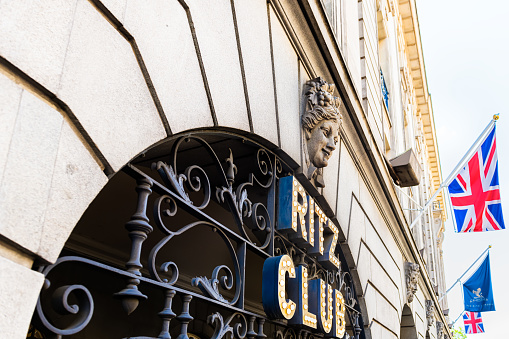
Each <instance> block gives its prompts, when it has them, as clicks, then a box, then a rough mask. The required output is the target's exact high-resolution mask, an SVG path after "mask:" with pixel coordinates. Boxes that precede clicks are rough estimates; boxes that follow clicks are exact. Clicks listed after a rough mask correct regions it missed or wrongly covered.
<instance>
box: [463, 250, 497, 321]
mask: <svg viewBox="0 0 509 339" xmlns="http://www.w3.org/2000/svg"><path fill="white" fill-rule="evenodd" d="M463 301H464V304H465V311H470V312H487V311H495V302H494V300H493V289H492V287H491V270H490V253H489V252H488V254H487V255H486V258H485V259H484V261H483V263H482V264H481V265H480V266H479V268H478V269H477V271H475V272H474V274H472V276H471V277H470V278H469V279H468V280H467V281H466V282H465V283H464V284H463Z"/></svg>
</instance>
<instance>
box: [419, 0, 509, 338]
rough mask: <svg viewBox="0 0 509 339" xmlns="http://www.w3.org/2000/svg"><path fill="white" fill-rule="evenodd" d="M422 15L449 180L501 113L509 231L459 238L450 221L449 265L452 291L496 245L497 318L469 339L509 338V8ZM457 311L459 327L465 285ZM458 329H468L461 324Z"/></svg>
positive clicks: (447, 8)
mask: <svg viewBox="0 0 509 339" xmlns="http://www.w3.org/2000/svg"><path fill="white" fill-rule="evenodd" d="M417 10H418V17H419V24H420V28H421V41H422V45H423V50H424V60H425V65H426V74H427V78H428V86H429V92H430V94H431V97H432V103H433V111H434V114H435V125H436V129H437V138H438V145H439V152H440V161H441V163H442V175H443V178H444V179H445V178H446V177H447V176H448V175H449V173H450V171H452V169H453V168H454V167H455V165H456V164H457V162H458V161H459V160H460V159H461V158H462V156H463V154H464V153H465V152H466V151H467V149H468V148H469V147H470V146H471V144H472V143H473V142H474V140H475V139H476V138H477V136H478V135H479V133H481V131H482V130H483V129H484V127H485V126H486V125H487V124H488V123H489V121H490V119H491V118H492V116H493V114H495V113H500V120H499V121H498V122H497V147H498V158H499V173H500V186H501V196H502V205H503V210H504V215H505V220H506V225H507V226H508V230H504V231H496V232H486V233H473V234H455V233H454V232H453V226H452V220H451V219H450V217H449V220H448V221H447V224H446V235H445V237H446V238H445V241H444V258H445V265H446V267H445V269H446V279H447V286H448V287H449V286H452V284H453V283H454V282H455V280H456V279H457V278H458V277H459V276H460V275H461V274H462V273H463V271H464V270H465V269H466V268H468V266H470V264H471V263H472V262H473V261H474V260H475V259H476V258H477V257H478V256H479V255H480V254H481V253H482V252H483V251H484V249H486V247H488V245H490V244H491V245H493V248H492V249H491V250H490V253H491V255H490V257H491V270H492V282H493V289H494V296H495V305H496V308H497V311H496V312H487V313H483V320H484V326H485V331H486V333H484V334H472V335H469V336H468V338H475V339H495V338H497V339H499V338H509V334H508V330H507V322H508V320H507V319H508V318H509V290H508V288H507V282H508V281H509V263H508V260H509V105H508V100H509V82H508V81H509V2H507V1H503V0H496V1H494V0H487V1H470V0H468V1H465V0H463V1H459V0H455V1H452V0H417ZM448 214H449V216H450V212H449V211H448ZM467 276H468V275H467ZM449 308H450V313H449V315H450V318H451V321H453V320H454V319H456V317H457V316H458V315H459V314H460V313H461V312H462V310H463V301H462V297H461V287H460V286H459V285H457V286H456V287H455V288H454V289H453V290H452V291H451V292H450V293H449ZM458 325H463V323H462V320H461V319H460V320H459V321H458V322H457V323H456V326H458Z"/></svg>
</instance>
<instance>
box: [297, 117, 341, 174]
mask: <svg viewBox="0 0 509 339" xmlns="http://www.w3.org/2000/svg"><path fill="white" fill-rule="evenodd" d="M305 133H306V141H307V151H308V155H309V162H310V164H311V165H312V166H314V167H315V168H322V167H325V166H327V165H328V164H329V158H330V157H331V156H332V152H334V150H335V149H336V144H337V143H338V140H339V123H338V122H337V120H322V121H320V122H319V123H318V124H317V125H316V126H315V127H314V128H313V129H312V130H311V131H309V130H305Z"/></svg>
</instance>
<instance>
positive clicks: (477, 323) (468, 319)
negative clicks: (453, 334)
mask: <svg viewBox="0 0 509 339" xmlns="http://www.w3.org/2000/svg"><path fill="white" fill-rule="evenodd" d="M463 324H464V325H465V333H466V334H474V333H484V324H483V323H482V317H481V312H468V311H467V312H465V313H464V314H463Z"/></svg>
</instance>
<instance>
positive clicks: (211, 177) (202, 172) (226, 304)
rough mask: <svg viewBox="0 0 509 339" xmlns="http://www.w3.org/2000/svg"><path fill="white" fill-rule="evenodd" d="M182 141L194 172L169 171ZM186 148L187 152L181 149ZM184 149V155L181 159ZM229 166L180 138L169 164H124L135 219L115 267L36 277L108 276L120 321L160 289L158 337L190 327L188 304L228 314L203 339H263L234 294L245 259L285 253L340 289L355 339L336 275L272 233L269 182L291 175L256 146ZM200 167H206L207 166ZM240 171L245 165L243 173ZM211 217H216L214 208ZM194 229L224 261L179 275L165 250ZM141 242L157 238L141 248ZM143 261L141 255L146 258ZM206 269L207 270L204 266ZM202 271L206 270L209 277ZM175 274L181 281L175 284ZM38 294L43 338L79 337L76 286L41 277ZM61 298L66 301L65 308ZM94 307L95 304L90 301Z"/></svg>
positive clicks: (349, 302)
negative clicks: (120, 283) (114, 282)
mask: <svg viewBox="0 0 509 339" xmlns="http://www.w3.org/2000/svg"><path fill="white" fill-rule="evenodd" d="M187 142H193V143H198V144H199V146H200V149H201V150H205V151H206V153H207V154H208V156H209V157H206V158H207V159H206V160H203V159H200V161H201V162H200V164H201V165H203V167H200V166H199V165H198V164H191V165H189V166H184V165H188V164H184V162H182V163H180V166H179V164H178V163H177V160H179V159H178V155H179V152H180V151H182V150H181V148H184V147H181V146H182V145H183V144H184V143H187ZM194 146H195V145H194V144H191V148H193V147H194ZM232 148H233V147H232ZM188 149H189V147H187V148H185V150H184V151H186V150H188ZM234 149H235V150H236V148H234ZM184 151H182V152H184ZM241 154H242V153H241ZM244 154H245V153H244ZM209 158H210V159H209ZM239 158H240V161H239V159H235V158H234V152H233V151H231V150H230V151H229V156H228V158H226V160H224V161H220V160H219V158H218V156H217V155H216V153H215V151H214V149H213V148H212V146H211V144H209V143H208V142H207V141H206V140H205V139H203V138H200V137H199V136H196V135H188V136H186V137H183V138H179V139H176V140H175V141H174V142H173V144H172V147H171V151H170V161H169V163H166V162H164V161H160V160H159V159H160V158H158V159H156V161H147V162H146V163H141V165H142V166H145V165H150V164H152V166H151V167H150V168H151V169H152V170H151V169H149V168H148V167H149V166H147V167H143V168H142V167H138V165H134V164H128V165H127V166H126V168H124V172H125V173H127V174H128V175H130V176H131V177H133V178H134V179H135V180H136V192H137V204H136V210H135V212H134V213H133V214H132V216H131V217H130V219H129V221H127V223H126V224H125V228H126V230H127V234H128V236H129V239H130V252H129V253H128V258H129V259H128V260H127V262H126V264H125V269H120V268H116V267H112V266H109V265H106V264H104V263H100V262H97V261H94V260H91V259H87V258H83V257H63V258H60V259H59V260H58V261H57V262H56V263H55V264H54V265H50V266H48V267H46V268H45V269H44V270H42V272H43V274H44V275H45V276H47V275H48V273H49V272H50V271H51V270H53V268H54V267H56V266H59V265H61V264H62V263H64V262H69V261H74V262H80V263H82V264H88V265H91V266H94V267H96V268H100V269H104V270H106V271H109V272H110V273H114V274H117V275H119V276H120V277H121V279H124V283H125V285H124V286H125V287H124V288H123V289H121V290H120V291H118V290H117V289H116V290H115V291H118V292H117V293H113V292H115V291H112V293H113V296H114V297H115V298H117V299H120V301H121V303H122V306H123V307H124V309H125V310H126V312H127V313H128V314H130V313H131V312H133V311H134V310H135V309H136V308H137V307H138V304H139V303H140V301H142V300H145V299H147V298H148V297H147V295H151V293H153V289H154V288H155V289H158V290H159V291H162V292H163V295H164V298H162V299H160V302H161V303H163V302H164V305H161V308H162V310H161V308H157V309H156V311H159V310H161V311H160V312H159V313H157V316H158V317H159V318H160V319H161V322H162V327H161V332H160V333H159V335H158V337H157V338H158V339H170V338H171V337H170V322H172V321H173V322H174V323H172V325H173V326H172V328H175V322H178V323H179V324H180V334H179V335H178V337H177V339H188V337H187V331H188V328H189V327H190V326H193V324H192V323H191V322H192V321H193V319H194V318H193V316H192V315H191V313H190V309H193V308H190V306H191V301H192V300H200V302H207V303H211V304H213V305H215V307H218V308H219V309H220V310H222V311H221V312H223V310H226V311H227V312H228V314H229V316H228V317H227V318H226V319H224V318H223V315H222V314H221V313H220V312H216V313H214V314H211V315H210V316H209V317H208V323H209V325H210V326H212V327H213V329H214V334H213V336H212V339H222V338H224V337H232V338H238V339H244V338H246V337H247V338H248V339H254V338H256V339H264V338H265V337H266V335H265V334H264V323H265V321H269V320H268V319H266V318H265V317H262V316H260V314H254V313H250V312H248V311H246V310H245V309H244V293H246V292H245V281H244V279H245V277H246V267H249V266H248V265H249V263H248V262H247V258H248V253H251V254H252V253H255V254H256V255H258V256H259V257H260V258H262V259H265V258H269V257H271V256H273V255H282V254H288V255H289V256H290V257H291V258H292V260H293V261H294V263H295V264H296V265H307V266H308V268H309V277H310V279H313V278H321V279H323V280H326V281H327V282H328V283H329V284H331V285H332V284H334V285H335V286H337V288H339V289H340V290H341V291H342V293H343V295H344V298H345V304H346V306H347V313H348V316H349V319H350V325H351V326H352V327H351V328H349V331H350V333H352V331H353V333H354V335H355V337H356V338H359V333H361V331H362V328H361V326H362V325H363V324H362V318H361V315H360V311H359V305H357V299H356V295H355V291H354V286H353V280H352V278H351V276H350V274H349V273H348V272H341V270H340V271H338V272H335V271H329V270H326V269H324V268H323V267H322V266H321V265H320V263H319V262H317V260H316V258H314V257H312V256H308V255H307V252H306V250H305V249H302V248H299V247H298V245H295V244H294V243H292V242H291V241H290V240H289V239H287V238H286V237H285V235H284V234H280V233H278V232H277V231H276V230H275V224H274V223H275V220H276V207H277V206H276V192H277V190H276V183H277V180H278V178H279V176H281V175H283V173H284V174H285V175H286V174H288V173H289V172H291V169H290V168H289V167H288V166H287V165H284V163H283V162H282V161H281V160H280V159H279V158H278V157H277V156H276V155H274V154H273V153H271V152H269V151H268V150H265V149H263V148H259V147H257V148H253V152H252V153H251V158H248V157H246V156H243V157H239ZM189 159H192V157H191V156H187V160H186V161H189ZM209 160H212V164H211V163H210V161H209ZM236 161H237V163H235V162H236ZM205 163H206V164H205ZM248 163H249V165H251V166H247V165H246V164H248ZM254 163H256V165H254ZM253 165H254V166H253ZM237 166H238V167H237ZM246 167H248V168H249V172H246V173H243V172H241V170H242V169H243V168H246ZM239 172H240V173H239ZM254 172H256V173H254ZM153 173H157V175H159V177H160V178H159V179H156V178H155V177H157V175H155V177H154V178H153V177H152V175H153ZM239 178H240V179H239ZM213 191H215V193H216V194H215V197H213V194H212V192H213ZM211 199H216V200H217V201H216V200H211ZM217 204H219V205H220V206H221V207H222V208H220V209H219V210H220V212H221V213H223V212H224V211H226V212H227V213H230V214H231V216H233V218H229V219H228V218H226V217H224V219H225V220H227V224H222V223H221V222H219V221H218V220H216V219H214V218H213V216H214V213H210V212H211V209H207V207H211V208H212V207H214V208H216V207H217ZM149 205H150V206H149ZM149 208H151V209H152V211H150V210H149ZM223 209H224V210H223ZM147 211H149V212H152V215H151V216H150V215H149V216H147ZM214 212H215V213H218V212H217V211H215V210H214ZM223 214H224V213H223ZM211 215H212V216H211ZM221 217H223V216H221ZM221 220H222V219H221ZM153 225H155V226H154V227H156V230H155V232H153ZM198 227H200V228H205V229H209V230H212V231H213V232H215V234H216V235H218V236H219V238H221V242H220V246H221V247H222V250H224V251H223V252H224V256H225V257H227V258H228V257H229V258H230V259H231V261H228V265H225V264H221V265H217V264H218V263H215V262H214V260H210V261H209V262H207V263H206V265H210V267H208V268H206V272H205V273H203V272H199V273H198V274H197V273H196V272H193V273H192V275H191V274H188V272H187V271H186V270H185V269H184V270H183V271H180V270H179V267H178V265H177V263H179V264H181V262H180V261H179V258H176V257H174V256H173V255H174V253H176V249H175V250H174V249H172V247H171V245H172V244H175V242H177V241H178V239H182V237H181V238H179V237H180V236H183V235H184V234H185V233H186V232H192V230H196V228H198ZM188 234H189V233H188ZM149 236H150V237H158V238H156V239H150V240H149V241H147V242H145V240H147V238H148V237H149ZM126 241H128V239H126ZM154 243H155V245H153V244H154ZM147 244H152V245H153V247H152V248H145V249H144V250H143V251H142V247H143V246H147ZM214 245H215V243H214ZM223 246H224V247H223ZM174 251H175V252H174ZM146 253H149V254H148V257H147V256H146ZM142 254H143V257H142ZM165 256H166V257H165ZM214 259H215V258H214ZM142 263H143V264H142ZM145 263H146V264H145ZM144 265H145V267H144ZM216 265H217V266H216ZM214 266H216V267H215V268H213V267H214ZM212 268H213V271H212V272H210V270H212ZM181 269H182V267H181ZM147 271H148V275H147V273H146V272H147ZM180 275H181V276H182V277H183V279H180V278H179V276H180ZM187 277H189V278H191V286H193V287H198V288H199V290H198V289H196V288H190V289H186V288H184V287H183V286H186V284H189V283H188V281H187V280H186V278H187ZM179 279H180V280H179ZM142 284H144V285H143V286H142ZM147 284H148V285H151V286H150V288H147ZM187 286H189V285H187ZM145 288H146V291H147V292H144V293H146V294H147V295H145V294H144V293H142V290H143V289H145ZM149 292H150V293H149ZM43 293H53V294H52V295H50V298H49V299H50V300H51V302H50V303H49V305H50V306H51V307H52V308H53V309H52V311H51V312H46V313H45V312H43V309H44V307H47V306H48V303H46V301H47V299H48V298H47V297H46V295H45V298H44V302H45V304H44V305H43V302H42V301H41V299H40V300H39V302H38V304H37V308H36V314H37V318H38V319H39V322H40V324H41V326H42V327H44V328H45V329H46V331H47V332H50V333H53V334H55V335H57V336H59V335H60V336H62V335H70V334H74V333H78V332H80V331H81V330H83V329H84V328H85V327H86V326H87V325H88V324H89V322H90V321H91V318H92V315H93V313H94V300H93V298H92V294H91V293H90V291H89V290H88V289H87V288H86V287H85V286H83V285H81V284H69V285H64V286H62V287H58V288H50V282H49V280H48V279H47V280H46V283H45V289H44V290H43V292H42V293H41V295H42V294H43ZM70 295H72V296H73V298H72V299H70V298H69V296H70ZM175 297H178V298H177V303H178V302H180V300H178V299H179V298H180V299H182V301H181V305H182V309H181V312H180V314H176V313H175V312H174V311H173V310H172V303H173V301H174V298H175ZM69 300H76V301H75V302H74V303H75V304H72V303H71V302H70V301H69ZM97 302H98V303H99V299H98V300H97ZM194 302H195V301H193V303H194ZM195 306H196V305H195ZM55 312H56V313H59V314H65V315H67V316H69V317H73V319H74V320H73V321H70V322H69V323H70V325H68V326H65V327H62V328H58V327H57V326H55V325H54V323H52V322H51V321H50V320H48V317H47V315H52V314H54V313H55ZM225 314H226V313H225ZM359 319H360V322H359ZM271 326H274V327H276V328H282V327H281V326H282V325H281V323H278V322H274V323H272V324H271ZM191 330H192V327H191ZM275 336H276V337H277V338H278V339H313V338H316V337H318V336H315V335H313V333H312V332H309V331H306V330H304V329H298V330H295V329H292V328H286V329H285V330H277V331H276V333H275ZM130 338H139V339H141V338H151V337H130Z"/></svg>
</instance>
